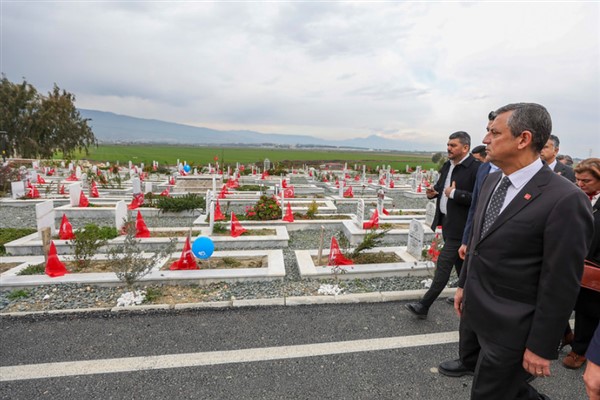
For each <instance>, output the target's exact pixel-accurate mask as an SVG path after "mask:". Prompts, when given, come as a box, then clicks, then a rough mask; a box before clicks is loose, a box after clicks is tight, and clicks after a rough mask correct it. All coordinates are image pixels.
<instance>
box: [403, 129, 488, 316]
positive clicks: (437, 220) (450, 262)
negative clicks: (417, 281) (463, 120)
mask: <svg viewBox="0 0 600 400" xmlns="http://www.w3.org/2000/svg"><path fill="white" fill-rule="evenodd" d="M470 148H471V137H470V136H469V134H468V133H467V132H463V131H459V132H454V133H453V134H451V135H450V137H449V139H448V161H446V162H445V163H444V165H443V166H442V168H441V169H440V178H439V180H438V181H437V183H436V184H435V186H434V187H433V188H428V189H427V191H426V194H427V198H429V199H434V198H437V203H436V210H435V217H434V218H433V224H432V225H431V229H433V230H434V231H435V229H436V227H437V226H439V225H441V226H442V237H443V239H444V247H443V248H442V250H441V252H440V255H439V257H438V261H437V266H436V269H435V274H434V276H433V282H432V284H431V286H430V288H429V290H428V291H427V293H425V296H424V297H423V299H421V301H419V302H417V303H409V304H406V308H407V309H408V311H410V312H411V313H413V314H414V315H416V316H417V317H418V318H420V319H425V318H427V313H428V312H429V307H431V305H432V304H433V302H434V301H435V300H436V299H437V298H438V296H439V295H440V293H441V292H442V290H444V288H445V287H446V285H447V284H448V280H449V279H450V273H451V272H452V266H454V267H455V268H456V273H457V274H459V273H460V268H461V266H462V263H463V261H462V260H461V259H460V258H459V257H458V248H459V247H460V245H461V239H462V234H463V229H464V228H465V222H466V221H467V214H468V213H469V206H470V205H471V195H472V192H473V186H474V185H475V178H476V176H477V170H478V169H479V165H480V164H481V163H480V162H479V161H477V160H476V159H475V158H474V157H473V156H472V155H471V154H469V149H470Z"/></svg>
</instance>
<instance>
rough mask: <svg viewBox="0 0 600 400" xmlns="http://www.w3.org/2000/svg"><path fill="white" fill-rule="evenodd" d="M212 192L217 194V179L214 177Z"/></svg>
mask: <svg viewBox="0 0 600 400" xmlns="http://www.w3.org/2000/svg"><path fill="white" fill-rule="evenodd" d="M212 191H213V193H216V192H217V177H216V176H214V175H213V177H212Z"/></svg>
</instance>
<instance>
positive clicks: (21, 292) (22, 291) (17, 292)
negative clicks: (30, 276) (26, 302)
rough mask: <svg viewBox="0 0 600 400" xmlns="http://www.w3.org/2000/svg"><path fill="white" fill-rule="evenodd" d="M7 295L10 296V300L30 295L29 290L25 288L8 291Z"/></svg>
mask: <svg viewBox="0 0 600 400" xmlns="http://www.w3.org/2000/svg"><path fill="white" fill-rule="evenodd" d="M6 297H8V299H9V300H18V299H24V298H26V297H29V291H28V290H25V289H15V290H12V291H11V292H10V293H8V295H7V296H6Z"/></svg>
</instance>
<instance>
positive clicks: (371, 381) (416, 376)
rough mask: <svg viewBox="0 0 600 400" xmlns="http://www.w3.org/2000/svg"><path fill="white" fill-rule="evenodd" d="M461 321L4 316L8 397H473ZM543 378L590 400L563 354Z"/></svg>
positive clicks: (390, 315)
mask: <svg viewBox="0 0 600 400" xmlns="http://www.w3.org/2000/svg"><path fill="white" fill-rule="evenodd" d="M457 328H458V321H457V319H456V318H455V317H454V315H453V311H452V307H451V306H450V305H448V304H446V303H444V302H437V303H436V304H435V306H434V307H433V308H432V310H431V313H430V317H429V319H427V320H425V321H420V320H415V319H413V318H412V316H410V315H409V314H408V313H407V312H406V311H405V310H404V308H403V303H398V302H395V303H378V304H353V305H318V306H297V307H264V308H246V309H244V308H242V309H218V310H195V311H182V312H178V313H175V312H173V311H171V312H146V313H134V314H131V313H127V314H119V313H117V314H116V315H115V313H112V314H110V313H96V314H85V315H84V316H82V315H77V316H75V315H70V316H69V315H63V316H59V317H57V316H53V317H40V316H38V317H26V318H2V319H0V398H1V399H15V400H16V399H34V398H41V399H77V400H80V399H447V400H454V399H468V397H469V391H470V386H471V383H470V382H471V378H469V377H465V378H447V377H444V376H442V375H440V374H438V373H437V371H436V369H435V367H436V366H437V364H438V363H439V362H440V361H442V360H445V359H449V358H453V357H455V356H456V351H457V343H456V340H457V337H458V336H457V332H456V330H457ZM552 368H553V373H554V376H553V377H551V378H546V379H538V380H536V381H535V382H534V385H535V386H536V387H538V389H539V390H541V391H543V392H545V393H546V394H548V395H550V396H551V398H552V399H554V400H556V399H565V400H579V399H584V398H585V390H584V387H583V383H582V381H581V374H582V371H569V370H566V369H565V368H562V367H561V366H560V365H558V363H557V362H554V364H553V366H552Z"/></svg>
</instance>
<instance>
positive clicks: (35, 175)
mask: <svg viewBox="0 0 600 400" xmlns="http://www.w3.org/2000/svg"><path fill="white" fill-rule="evenodd" d="M267 161H268V160H265V163H264V165H263V168H262V169H261V168H258V167H255V166H248V167H244V166H243V165H240V164H237V163H236V166H235V167H231V166H230V167H227V168H224V170H222V169H221V168H220V166H219V165H218V164H217V163H215V164H214V165H210V164H209V165H207V166H203V167H202V168H198V167H196V168H192V167H191V166H190V165H188V164H187V163H185V162H183V163H180V162H179V160H178V162H177V163H176V164H175V167H170V168H169V169H168V170H167V171H164V172H161V173H150V174H148V173H145V172H143V171H144V166H143V165H140V166H136V165H133V163H131V162H130V163H129V164H128V165H127V166H126V167H125V166H123V167H121V166H118V165H115V166H110V165H109V164H108V163H107V164H104V165H103V166H89V167H87V168H86V167H82V166H80V165H67V166H62V165H61V167H60V168H54V171H51V170H50V169H47V168H48V167H40V165H39V163H38V164H37V165H36V164H33V165H32V167H31V168H28V169H27V170H26V171H24V172H25V173H24V174H23V179H22V180H19V181H17V182H13V186H12V188H13V192H12V198H10V199H2V202H4V203H6V204H10V205H15V204H16V203H18V202H27V203H28V204H31V202H34V203H35V213H36V221H37V232H36V233H33V234H30V235H27V236H24V237H22V238H20V239H17V240H15V241H13V242H9V243H6V244H5V248H6V251H7V254H8V255H9V256H8V257H2V258H0V264H3V263H11V264H14V267H13V268H11V269H8V270H7V271H5V272H3V273H2V274H1V275H0V287H10V288H17V287H28V286H37V285H45V284H49V285H52V284H58V283H65V282H78V283H85V284H96V285H119V284H121V281H122V279H119V274H118V273H116V272H114V271H102V270H93V269H92V270H89V271H88V270H82V271H74V270H72V269H70V268H67V267H65V265H69V263H76V261H77V258H76V255H75V254H74V248H75V245H76V243H75V242H76V235H77V232H78V231H76V232H73V229H72V226H71V223H72V222H73V221H77V220H78V219H80V218H85V219H90V218H92V219H93V218H97V219H98V220H102V221H104V222H105V221H113V222H112V223H114V228H115V231H116V232H118V233H121V234H120V235H118V236H116V237H114V238H111V239H109V240H107V241H106V242H105V243H104V244H103V246H102V247H100V248H98V249H97V252H96V254H94V255H93V257H92V260H93V261H98V263H100V264H102V261H106V260H108V259H109V258H110V257H112V256H114V250H115V249H122V248H124V246H126V245H127V243H128V242H127V240H128V235H125V234H124V233H125V231H126V230H127V229H131V226H135V232H134V233H135V238H136V241H135V245H136V246H137V247H136V249H137V250H138V252H139V254H140V256H142V257H147V258H148V260H149V263H150V262H151V263H152V265H149V266H148V270H147V271H146V273H145V274H144V275H143V276H140V278H139V280H140V281H141V282H143V283H144V284H151V283H178V284H179V283H186V284H207V283H212V282H219V281H227V282H234V281H247V280H259V281H263V280H281V279H283V277H284V276H285V265H284V257H283V251H282V249H284V248H287V247H288V245H289V240H290V237H289V234H288V232H290V231H294V230H305V229H309V230H314V231H315V234H316V235H318V234H319V232H320V233H321V240H320V247H319V248H318V249H312V250H297V251H296V252H295V255H296V259H297V262H298V266H299V270H300V274H301V277H302V278H305V279H323V278H328V277H332V266H335V267H339V266H344V265H345V266H344V267H343V268H344V269H345V271H346V273H345V274H343V275H340V277H341V278H343V279H354V278H367V277H374V276H406V275H428V274H430V273H431V272H430V270H431V267H432V264H431V261H430V260H428V259H427V258H428V257H427V254H424V249H426V250H427V249H429V250H431V248H432V246H431V243H432V242H433V243H435V242H436V240H437V241H438V242H439V239H436V233H435V232H433V231H432V230H431V229H430V228H429V226H430V225H431V222H432V220H433V216H434V213H435V205H434V203H432V202H429V203H427V205H426V207H425V208H424V209H395V208H392V207H390V206H391V205H392V199H391V198H390V197H388V196H387V195H386V194H389V193H390V192H391V191H394V193H404V192H414V194H415V195H421V192H420V191H419V187H420V186H423V187H426V186H428V185H430V184H433V182H435V179H436V178H437V177H436V176H435V175H436V173H434V172H433V171H427V172H425V171H421V170H420V169H417V170H416V171H414V172H412V173H411V174H410V175H405V174H398V173H396V171H393V170H392V169H391V168H389V166H388V167H381V168H378V170H377V173H376V174H367V173H366V169H365V167H364V166H363V167H362V168H359V167H358V166H355V168H354V169H353V170H348V168H347V165H344V166H343V168H340V169H331V168H330V169H327V170H321V169H316V168H314V167H307V166H302V167H301V168H297V169H292V170H291V171H288V174H287V176H282V175H280V176H270V175H269V174H268V172H267V171H268V170H269V169H270V168H269V165H268V163H267ZM152 167H153V169H158V163H155V162H153V165H152ZM245 168H248V169H249V171H247V172H246V173H244V174H242V172H243V171H244V170H245ZM361 170H362V171H361ZM355 171H361V172H359V173H356V172H355ZM102 174H106V175H107V178H108V177H110V176H118V177H119V178H118V179H116V180H117V181H118V182H119V185H112V186H111V185H107V184H99V183H98V182H99V181H100V180H99V179H89V176H90V175H92V176H94V177H98V176H101V175H102ZM357 177H358V179H357ZM107 181H108V180H107ZM336 181H337V185H336ZM417 181H418V182H419V184H418V185H417V186H415V185H416V182H417ZM44 185H52V186H53V188H54V189H53V190H50V191H47V190H44V188H45V186H44ZM29 186H33V187H34V188H37V190H38V194H39V196H38V197H36V196H29V195H28V194H31V192H32V190H31V187H29ZM244 186H248V187H252V188H253V189H256V188H258V190H243V189H244ZM359 188H360V190H359ZM349 190H350V192H349ZM331 192H333V194H331ZM423 192H424V190H423ZM190 194H201V195H202V196H203V197H204V199H203V204H202V206H201V207H198V208H196V209H194V210H191V211H186V214H185V216H187V217H191V218H192V219H191V221H192V222H191V224H190V226H188V227H183V228H182V227H181V226H173V227H165V224H161V227H151V226H150V227H149V226H148V225H147V223H146V222H145V221H146V220H148V218H149V217H152V218H162V219H166V220H168V219H169V218H172V217H174V216H179V215H177V213H172V214H171V213H161V212H159V211H157V209H154V208H151V207H146V206H145V204H146V203H145V202H144V197H146V198H148V197H149V196H150V197H154V196H156V197H177V196H187V195H190ZM341 204H344V205H345V209H346V210H348V208H349V207H350V208H352V209H353V210H352V212H345V213H340V212H338V208H339V206H340V205H341ZM269 206H272V208H269ZM240 210H243V211H240ZM236 212H237V215H236ZM273 212H275V213H276V214H273ZM263 213H267V214H268V213H270V216H269V219H266V220H264V219H261V218H257V216H260V215H262V214H263ZM309 215H310V218H309V217H308V216H309ZM327 228H330V229H327ZM382 229H385V231H386V233H385V236H384V239H383V242H382V244H383V245H384V247H377V248H373V249H370V250H368V252H385V253H390V254H394V255H395V256H394V261H392V262H385V263H376V264H364V265H362V264H357V263H354V262H352V261H351V260H350V261H349V260H348V259H347V258H345V256H344V254H343V253H342V252H341V251H340V249H339V246H338V244H337V242H336V240H335V237H331V238H326V237H324V234H323V232H325V231H327V232H330V231H332V230H339V231H342V232H343V234H344V236H345V237H346V239H347V240H348V242H349V243H350V244H351V245H357V244H359V243H360V242H361V241H362V240H363V239H364V238H365V236H366V235H368V234H369V233H371V232H376V231H378V230H382ZM437 237H438V238H439V235H438V236H437ZM169 243H175V246H176V247H175V249H174V251H173V252H171V253H169V254H167V255H165V256H163V257H160V258H153V256H154V255H156V254H158V253H159V252H160V251H161V249H163V248H165V247H166V246H167V245H168V244H169ZM327 247H329V249H327ZM429 258H431V257H429ZM225 259H228V260H229V261H230V262H231V260H232V259H233V260H234V261H235V260H240V262H241V263H242V266H239V265H236V267H228V266H227V263H226V262H224V261H223V260H225ZM248 260H250V261H248ZM40 263H44V264H45V268H44V271H43V273H40V274H33V275H23V274H21V272H22V271H24V270H27V269H28V268H29V267H31V266H33V265H36V264H40ZM236 264H237V262H236Z"/></svg>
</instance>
